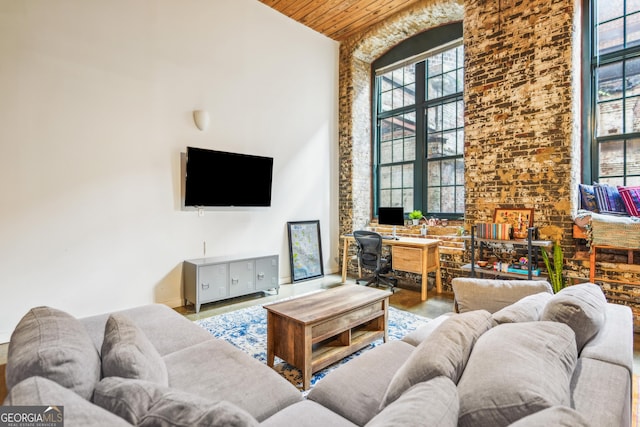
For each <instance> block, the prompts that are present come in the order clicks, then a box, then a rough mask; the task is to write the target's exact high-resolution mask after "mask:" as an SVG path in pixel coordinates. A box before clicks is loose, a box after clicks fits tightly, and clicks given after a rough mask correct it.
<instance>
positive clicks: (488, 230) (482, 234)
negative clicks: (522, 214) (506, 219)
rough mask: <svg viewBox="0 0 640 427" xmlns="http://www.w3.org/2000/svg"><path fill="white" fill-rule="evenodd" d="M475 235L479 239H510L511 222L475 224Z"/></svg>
mask: <svg viewBox="0 0 640 427" xmlns="http://www.w3.org/2000/svg"><path fill="white" fill-rule="evenodd" d="M476 236H478V237H479V238H481V239H495V240H510V239H511V224H496V223H479V224H476Z"/></svg>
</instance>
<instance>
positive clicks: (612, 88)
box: [597, 62, 623, 102]
mask: <svg viewBox="0 0 640 427" xmlns="http://www.w3.org/2000/svg"><path fill="white" fill-rule="evenodd" d="M597 74H598V77H597V79H598V80H597V84H598V102H601V101H607V100H611V99H619V98H621V97H622V93H623V92H622V62H616V63H615V64H610V65H604V66H602V67H600V68H598V71H597Z"/></svg>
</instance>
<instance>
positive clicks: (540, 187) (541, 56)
mask: <svg viewBox="0 0 640 427" xmlns="http://www.w3.org/2000/svg"><path fill="white" fill-rule="evenodd" d="M579 4H580V2H579V1H576V0H544V1H542V0H527V1H524V0H520V1H504V0H501V1H499V0H488V1H485V0H466V1H464V2H463V1H451V0H449V1H424V2H420V3H418V4H416V5H415V6H414V7H412V8H411V9H409V10H407V11H405V12H402V13H400V14H398V15H397V16H395V17H393V18H392V19H389V20H387V21H386V22H385V23H383V24H380V25H378V26H377V27H375V28H374V29H372V30H370V31H368V32H367V33H365V34H361V35H358V36H357V37H354V38H352V39H350V40H348V41H346V42H344V43H342V44H341V48H340V136H339V143H340V162H341V175H340V232H341V233H345V232H350V231H352V230H353V229H354V228H357V227H361V226H363V225H366V224H367V223H368V221H369V219H370V217H371V177H370V167H371V140H370V133H369V129H370V126H371V111H370V104H371V87H370V73H371V70H370V64H371V63H372V62H373V60H375V59H376V58H378V57H379V56H380V55H381V54H383V53H385V52H386V51H387V50H388V49H390V48H391V47H393V46H394V45H396V44H397V43H399V42H401V41H403V40H405V39H406V38H409V37H411V36H413V35H415V34H417V33H418V32H421V31H424V30H427V29H429V28H433V27H436V26H438V25H442V24H447V23H450V22H457V21H463V27H464V46H465V185H466V198H465V203H466V212H465V227H466V228H467V229H468V228H469V227H470V226H471V225H472V224H474V223H476V222H491V221H492V218H493V212H494V210H495V208H497V207H503V208H505V207H528V208H533V209H534V210H535V214H534V222H535V224H536V225H537V226H539V227H540V232H541V237H543V238H547V239H550V240H560V242H561V244H562V246H563V249H564V251H565V259H567V261H568V262H567V264H568V265H567V268H568V269H569V276H570V277H572V278H574V279H575V280H574V282H579V281H584V280H586V279H587V278H588V273H589V272H588V268H587V269H585V262H584V261H581V260H579V259H578V260H576V259H574V254H576V253H580V252H579V251H576V245H575V241H574V239H573V237H572V225H573V222H572V212H573V211H574V210H575V209H576V206H575V202H576V201H577V194H576V192H577V184H578V183H579V177H580V174H581V166H580V158H581V156H580V153H581V135H580V132H581V119H580V117H581V113H580V90H581V89H580V87H581V85H580V63H579V61H580V43H581V37H582V34H581V29H580V20H581V13H582V11H581V10H580V7H579ZM441 259H442V266H443V272H442V277H443V287H444V289H445V291H450V290H451V288H450V280H451V278H453V277H456V276H459V275H461V274H464V273H463V272H461V271H460V270H459V266H460V264H462V263H464V262H468V253H467V254H465V255H460V253H459V252H457V253H456V252H455V251H453V252H449V253H443V255H442V256H441ZM350 271H352V272H353V270H350ZM603 289H604V290H605V293H606V294H607V296H608V297H609V298H610V300H611V299H613V300H616V298H615V295H619V294H620V293H621V292H623V293H624V292H626V294H625V295H627V297H626V300H625V301H623V303H627V304H628V305H630V306H632V308H634V311H638V312H640V309H639V308H640V304H638V299H639V298H638V295H637V294H634V292H635V291H634V290H629V289H628V286H624V285H616V284H615V283H611V284H604V285H603ZM636 317H637V318H640V316H636Z"/></svg>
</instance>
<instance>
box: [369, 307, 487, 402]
mask: <svg viewBox="0 0 640 427" xmlns="http://www.w3.org/2000/svg"><path fill="white" fill-rule="evenodd" d="M491 326H492V322H491V314H490V313H489V312H488V311H486V310H476V311H471V312H468V313H463V314H458V315H455V316H452V317H450V318H448V319H447V320H445V321H444V322H442V324H441V325H440V326H438V327H437V328H436V329H435V330H434V331H433V332H432V333H431V335H429V336H428V337H427V338H426V339H425V340H424V341H423V342H422V343H420V345H418V347H416V349H415V350H414V351H413V352H412V353H411V356H409V358H408V359H407V360H406V361H405V362H404V363H403V364H402V366H401V367H400V369H398V371H396V373H395V374H394V376H393V378H391V382H390V383H389V385H388V386H387V390H386V392H385V394H384V396H383V398H382V401H381V402H380V407H379V409H380V410H382V409H383V408H384V407H385V406H387V405H388V404H390V403H391V402H393V401H395V400H396V399H397V398H398V397H400V395H402V393H404V392H405V390H407V389H409V388H410V387H411V386H413V385H415V384H418V383H420V382H423V381H428V380H430V379H432V378H435V377H438V376H445V377H447V378H449V379H450V380H451V381H453V382H454V383H457V382H458V380H459V378H460V375H462V372H463V371H464V368H465V365H466V363H467V359H468V358H469V354H470V353H471V349H472V348H473V345H474V344H475V342H476V340H477V339H478V337H480V336H481V335H482V334H484V333H485V332H486V331H488V330H489V329H490V328H491Z"/></svg>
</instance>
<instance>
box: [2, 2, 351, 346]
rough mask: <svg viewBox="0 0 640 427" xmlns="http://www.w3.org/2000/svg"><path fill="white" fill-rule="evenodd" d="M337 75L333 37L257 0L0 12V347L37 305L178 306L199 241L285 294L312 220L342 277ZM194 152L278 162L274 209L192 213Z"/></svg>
mask: <svg viewBox="0 0 640 427" xmlns="http://www.w3.org/2000/svg"><path fill="white" fill-rule="evenodd" d="M337 74H338V44H337V43H336V42H334V41H332V40H330V39H328V38H326V37H324V36H322V35H320V34H317V33H315V32H313V31H311V30H309V29H307V28H306V27H303V26H302V25H300V24H297V23H295V22H294V21H292V20H290V19H288V18H286V17H284V16H283V15H280V14H279V13H277V12H275V11H273V10H272V9H270V8H268V7H266V6H265V5H263V4H262V3H260V2H258V1H257V0H181V1H175V0H157V1H152V0H145V1H142V0H140V1H130V0H109V1H97V0H90V1H87V0H56V1H43V0H21V1H15V0H0V147H1V155H0V342H6V341H8V340H9V336H10V333H11V331H12V330H13V328H14V327H15V325H16V323H17V322H18V321H19V319H20V318H21V317H22V315H24V313H25V312H26V311H27V310H28V309H29V308H31V307H33V306H37V305H50V306H53V307H57V308H60V309H62V310H66V311H68V312H69V313H71V314H73V315H74V316H77V317H82V316H87V315H92V314H98V313H103V312H107V311H111V310H116V309H122V308H128V307H133V306H136V305H141V304H146V303H151V302H161V303H166V304H168V305H170V306H176V305H180V302H181V286H182V261H183V260H184V259H189V258H198V257H202V256H203V255H204V253H203V242H206V248H207V251H206V256H218V255H232V254H241V253H243V252H251V253H253V252H264V253H278V254H279V255H280V279H281V283H289V282H290V271H289V258H288V243H287V232H286V222H287V221H298V220H312V219H319V220H320V224H321V230H322V245H323V257H324V268H325V273H329V272H335V271H337V269H338V268H337V264H336V261H335V259H336V257H337V252H338V245H339V242H338V236H337V234H338V226H337V223H338V218H337V212H338V209H337V188H338V186H337V180H338V174H337V165H338V162H337V156H338V154H337V87H338V76H337ZM194 109H206V110H208V111H209V113H210V115H211V125H210V127H209V130H208V131H206V132H201V131H199V130H198V129H197V128H196V127H195V125H194V124H193V120H192V116H191V112H192V110H194ZM189 145H191V146H197V147H203V148H211V149H220V150H226V151H234V152H240V153H246V154H255V155H264V156H270V157H274V181H273V199H272V206H271V207H270V208H263V209H253V210H227V211H207V212H206V213H205V215H204V216H203V217H199V216H198V214H197V213H196V212H194V211H183V210H181V208H180V180H181V178H180V153H181V152H185V150H186V147H187V146H189ZM293 286H295V285H293Z"/></svg>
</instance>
